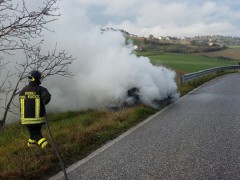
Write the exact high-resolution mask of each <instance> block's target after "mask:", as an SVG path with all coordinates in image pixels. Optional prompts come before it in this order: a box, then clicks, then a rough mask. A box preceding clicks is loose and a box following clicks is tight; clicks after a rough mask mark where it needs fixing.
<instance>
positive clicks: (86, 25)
mask: <svg viewBox="0 0 240 180" xmlns="http://www.w3.org/2000/svg"><path fill="white" fill-rule="evenodd" d="M60 7H66V8H65V9H64V10H62V12H61V14H62V15H61V17H60V19H59V21H57V22H56V24H54V26H53V28H54V29H55V31H56V32H55V33H51V34H50V35H49V36H48V35H47V36H46V37H47V42H48V43H47V46H46V49H47V48H49V45H51V44H52V45H53V44H54V43H55V42H56V41H57V42H58V48H61V49H62V48H63V49H66V50H67V51H68V52H69V53H70V54H72V55H73V57H75V58H76V60H75V61H74V62H73V64H72V65H71V66H70V70H71V71H72V72H73V74H74V76H73V77H71V78H64V77H49V78H48V79H47V81H46V83H43V86H46V87H47V88H48V89H49V91H50V93H51V94H52V101H51V103H50V105H49V108H50V109H51V110H54V111H55V110H61V111H65V110H76V109H83V110H84V109H89V108H90V109H92V108H105V107H111V106H121V105H123V104H124V103H130V104H131V103H132V102H133V101H134V98H133V97H129V96H128V95H127V91H128V90H129V89H131V88H134V87H135V88H137V89H138V90H139V91H138V92H136V94H137V95H138V96H139V101H140V102H142V103H144V104H146V105H150V106H154V107H155V104H154V100H162V99H165V98H167V97H169V96H171V97H174V98H176V97H178V94H177V86H176V83H175V81H174V78H175V72H174V71H172V70H169V69H166V68H164V67H156V66H153V65H152V64H151V63H150V60H149V59H148V58H147V57H137V56H136V55H135V54H134V53H133V46H132V45H131V44H126V40H125V37H124V36H123V34H122V33H120V32H116V31H104V32H102V31H101V30H100V29H101V28H100V27H99V26H97V25H94V23H92V22H90V21H89V19H88V17H87V16H86V13H84V10H81V9H79V8H77V6H76V7H71V8H70V9H71V11H70V9H69V6H66V4H65V5H64V3H63V4H62V5H60ZM73 17H74V18H73Z"/></svg>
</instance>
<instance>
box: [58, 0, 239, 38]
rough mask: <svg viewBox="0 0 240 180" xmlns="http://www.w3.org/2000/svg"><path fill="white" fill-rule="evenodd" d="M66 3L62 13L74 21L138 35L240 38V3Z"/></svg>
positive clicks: (210, 0) (166, 0)
mask: <svg viewBox="0 0 240 180" xmlns="http://www.w3.org/2000/svg"><path fill="white" fill-rule="evenodd" d="M63 4H64V6H60V8H61V9H62V13H69V14H72V18H73V20H76V19H77V20H79V21H84V22H88V24H89V23H91V24H94V25H97V26H100V27H113V28H119V29H124V30H126V31H128V32H129V33H132V34H136V35H139V36H148V35H149V34H153V35H154V36H167V35H169V36H178V37H181V36H196V35H230V36H240V31H239V28H240V23H239V22H240V11H239V9H240V1H239V0H181V1H180V0H178V1H177V0H71V1H67V3H63ZM73 9H74V10H73ZM76 17H78V18H76Z"/></svg>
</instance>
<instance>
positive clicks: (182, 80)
mask: <svg viewBox="0 0 240 180" xmlns="http://www.w3.org/2000/svg"><path fill="white" fill-rule="evenodd" d="M180 83H181V86H183V84H184V75H183V76H180Z"/></svg>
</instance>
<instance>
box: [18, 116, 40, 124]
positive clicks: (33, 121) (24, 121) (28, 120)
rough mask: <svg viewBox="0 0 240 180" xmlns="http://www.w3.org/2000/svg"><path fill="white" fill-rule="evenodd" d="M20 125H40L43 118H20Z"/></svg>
mask: <svg viewBox="0 0 240 180" xmlns="http://www.w3.org/2000/svg"><path fill="white" fill-rule="evenodd" d="M21 123H22V124H40V123H45V118H44V117H40V118H22V119H21Z"/></svg>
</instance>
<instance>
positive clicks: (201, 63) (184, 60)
mask: <svg viewBox="0 0 240 180" xmlns="http://www.w3.org/2000/svg"><path fill="white" fill-rule="evenodd" d="M226 52H228V54H227V53H226ZM230 52H232V49H227V50H223V52H222V51H219V52H218V53H219V54H224V55H225V56H226V57H230V56H229V54H230ZM234 52H235V57H236V56H237V53H236V51H234ZM212 53H216V52H208V53H204V54H197V53H194V54H183V53H156V52H154V51H150V52H149V51H148V52H141V53H139V54H138V55H139V56H147V57H149V59H150V60H151V62H152V63H153V64H155V65H163V66H166V67H169V68H171V69H174V70H176V71H177V72H183V73H189V72H196V71H200V70H203V69H208V68H212V67H219V66H229V65H237V64H238V61H236V60H233V59H232V60H229V59H228V60H225V59H221V58H218V56H220V55H219V54H215V56H213V54H212ZM232 54H233V53H232ZM238 54H239V55H240V52H238Z"/></svg>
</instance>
